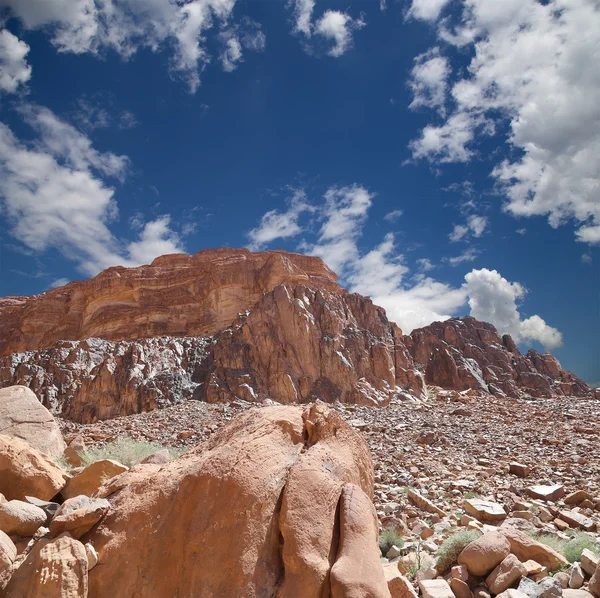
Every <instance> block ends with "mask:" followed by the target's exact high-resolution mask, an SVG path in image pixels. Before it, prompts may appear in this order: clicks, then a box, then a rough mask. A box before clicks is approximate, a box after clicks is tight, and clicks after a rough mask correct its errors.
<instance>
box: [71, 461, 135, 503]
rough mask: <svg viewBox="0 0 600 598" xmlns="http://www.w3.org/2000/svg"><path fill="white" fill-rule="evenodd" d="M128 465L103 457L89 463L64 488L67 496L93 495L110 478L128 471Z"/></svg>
mask: <svg viewBox="0 0 600 598" xmlns="http://www.w3.org/2000/svg"><path fill="white" fill-rule="evenodd" d="M127 469H128V468H127V467H125V465H122V464H121V463H119V462H117V461H113V460H112V459H102V460H101V461H96V462H95V463H92V464H91V465H88V466H87V467H86V468H85V469H84V470H83V471H81V472H79V473H78V474H77V475H75V476H74V477H72V478H71V479H70V480H69V481H68V482H67V485H66V486H65V487H64V488H63V489H62V491H61V494H62V495H63V496H64V497H65V498H73V497H74V496H80V495H81V494H83V495H85V496H91V495H92V494H94V492H96V491H97V490H98V489H99V488H100V487H101V486H103V485H104V484H106V483H107V482H108V481H109V480H111V479H112V478H114V477H115V476H118V475H119V474H120V473H123V472H124V471H127Z"/></svg>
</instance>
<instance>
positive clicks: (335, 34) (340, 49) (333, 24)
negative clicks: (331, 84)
mask: <svg viewBox="0 0 600 598" xmlns="http://www.w3.org/2000/svg"><path fill="white" fill-rule="evenodd" d="M365 25H366V23H365V22H364V21H363V20H362V19H353V18H352V17H351V16H349V15H347V14H346V13H344V12H340V11H339V10H328V11H326V12H325V14H324V15H323V16H322V17H321V18H320V19H319V20H318V21H317V23H316V25H315V33H317V34H318V35H322V36H323V37H325V38H326V39H329V40H331V41H333V42H334V45H333V48H331V50H329V52H328V54H329V55H330V56H334V57H335V58H338V57H339V56H341V55H342V54H344V53H345V52H346V51H347V50H348V49H349V48H350V47H351V46H352V33H353V31H355V30H357V29H362V28H363V27H364V26H365Z"/></svg>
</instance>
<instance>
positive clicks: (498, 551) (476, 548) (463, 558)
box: [458, 532, 510, 577]
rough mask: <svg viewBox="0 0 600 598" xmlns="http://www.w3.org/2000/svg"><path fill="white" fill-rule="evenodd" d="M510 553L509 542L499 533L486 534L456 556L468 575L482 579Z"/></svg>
mask: <svg viewBox="0 0 600 598" xmlns="http://www.w3.org/2000/svg"><path fill="white" fill-rule="evenodd" d="M509 553H510V542H509V541H508V540H507V539H506V537H505V536H503V535H502V534H500V533H497V532H488V533H487V534H483V536H481V537H480V538H477V540H475V541H474V542H471V543H470V544H468V545H467V546H466V547H465V548H464V549H463V551H462V552H461V553H460V555H459V556H458V562H459V563H461V564H464V565H466V566H467V569H468V570H469V573H470V574H471V575H474V576H475V577H483V576H484V575H487V574H488V573H489V572H490V571H492V570H493V569H494V568H495V567H496V566H497V565H499V564H500V563H501V562H502V561H503V560H504V559H505V558H506V557H507V556H508V555H509Z"/></svg>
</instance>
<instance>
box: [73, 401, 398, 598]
mask: <svg viewBox="0 0 600 598" xmlns="http://www.w3.org/2000/svg"><path fill="white" fill-rule="evenodd" d="M372 492H373V470H372V464H371V460H370V455H369V449H368V447H367V445H366V443H365V442H364V440H363V439H362V437H361V436H360V435H359V434H358V433H356V432H354V431H353V430H352V429H351V428H350V427H349V426H348V425H347V424H345V423H344V422H343V420H342V419H341V418H340V417H339V416H338V415H337V414H336V413H335V412H334V411H331V410H329V409H327V408H326V407H324V406H323V405H322V404H316V405H312V406H309V407H306V408H304V409H303V408H302V407H269V408H264V409H251V410H249V411H246V412H245V413H243V414H240V415H238V416H237V417H236V418H234V419H233V420H232V421H231V423H230V424H229V425H228V426H226V427H225V428H223V429H222V430H220V431H219V432H218V433H217V434H215V436H214V437H213V438H212V439H211V440H210V441H209V442H208V443H207V446H205V447H199V448H197V449H194V450H192V451H191V452H190V453H187V454H186V455H184V456H183V457H181V458H180V459H178V460H177V461H175V462H173V463H171V464H169V465H166V466H165V467H163V468H162V469H160V470H159V471H158V472H156V471H154V472H153V473H151V474H150V475H147V476H145V477H142V478H141V479H138V480H137V481H133V482H131V483H130V484H129V485H128V486H126V487H125V488H123V489H122V490H120V491H119V492H118V493H117V494H115V495H112V496H111V497H109V499H110V501H111V510H110V512H109V513H108V514H107V515H106V516H105V518H104V519H103V520H102V522H101V523H100V524H99V526H98V527H97V528H95V530H94V531H92V532H91V533H90V534H88V535H87V536H86V537H84V539H83V541H84V542H90V543H91V544H92V545H93V546H94V548H95V549H96V550H97V552H98V559H99V561H98V566H97V567H95V568H94V569H93V570H92V571H90V573H89V596H90V598H100V597H103V596H134V595H138V594H139V595H140V596H142V595H143V596H145V597H148V598H152V597H154V596H156V597H159V596H160V597H162V596H231V597H236V596H240V597H242V596H244V597H247V598H253V597H258V596H275V595H277V596H279V597H281V598H282V597H285V596H293V597H294V598H314V597H315V596H323V597H326V596H346V597H350V596H359V595H360V596H373V597H374V598H389V593H388V591H387V586H386V583H385V580H384V576H383V569H382V567H381V564H380V563H379V558H378V554H379V551H378V548H377V544H376V541H375V540H376V533H375V530H376V519H375V512H374V510H373V507H372V504H371V502H370V500H369V498H370V497H371V496H372ZM363 497H364V498H363ZM365 501H366V502H365ZM340 503H342V504H343V505H344V504H345V505H347V506H346V507H344V508H342V509H340V508H338V505H339V504H340ZM347 503H350V504H349V505H348V504H347ZM350 511H351V512H350ZM340 513H342V514H340ZM357 544H358V545H357ZM124 555H126V556H125V558H124ZM365 565H368V566H369V575H368V576H366V577H363V578H359V577H358V573H359V572H360V571H361V570H362V569H363V568H364V567H365ZM330 573H331V575H330ZM332 578H333V579H332ZM365 586H368V587H365ZM334 587H335V588H342V590H341V591H338V590H337V589H336V590H335V591H334Z"/></svg>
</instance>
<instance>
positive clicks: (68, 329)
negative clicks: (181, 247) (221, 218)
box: [0, 248, 339, 356]
mask: <svg viewBox="0 0 600 598" xmlns="http://www.w3.org/2000/svg"><path fill="white" fill-rule="evenodd" d="M336 280H337V277H336V275H335V274H334V273H333V272H331V270H329V268H327V266H326V265H325V264H324V263H323V262H322V261H321V260H320V259H319V258H315V257H309V256H305V255H301V254H296V253H294V254H292V253H286V252H283V251H268V252H262V253H251V252H250V251H248V250H247V249H229V248H223V249H207V250H204V251H199V252H198V253H196V254H195V255H193V256H192V255H187V254H175V255H164V256H162V257H158V258H156V259H155V260H154V261H153V262H152V264H150V265H149V266H140V267H139V268H123V267H121V266H119V267H114V268H108V269H107V270H104V271H103V272H101V273H100V274H98V275H97V276H95V277H94V278H92V279H90V280H86V281H74V282H71V283H69V284H67V285H65V286H63V287H60V288H57V289H54V290H51V291H48V292H46V293H43V294H42V295H34V296H32V297H6V298H4V299H0V356H1V355H8V354H10V353H20V352H23V351H32V350H37V349H41V348H47V347H51V346H52V345H54V344H55V343H56V342H57V341H63V340H71V341H74V340H82V339H86V338H93V337H98V338H103V339H106V340H116V341H120V340H137V339H140V338H151V337H155V336H162V335H168V336H205V335H212V334H215V333H216V332H218V331H219V330H222V329H223V328H226V327H227V326H229V325H230V324H231V322H232V321H233V320H234V319H235V318H236V316H237V315H238V313H239V312H241V311H244V310H246V309H250V308H251V307H253V306H254V305H255V304H256V303H257V302H258V301H259V299H260V298H261V297H262V295H263V294H264V293H266V292H268V291H271V290H273V289H274V288H275V287H276V286H277V285H279V284H284V283H287V284H295V283H305V284H306V283H308V284H311V285H313V286H315V287H318V288H324V289H329V290H332V291H335V290H339V287H338V286H337V284H336Z"/></svg>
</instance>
